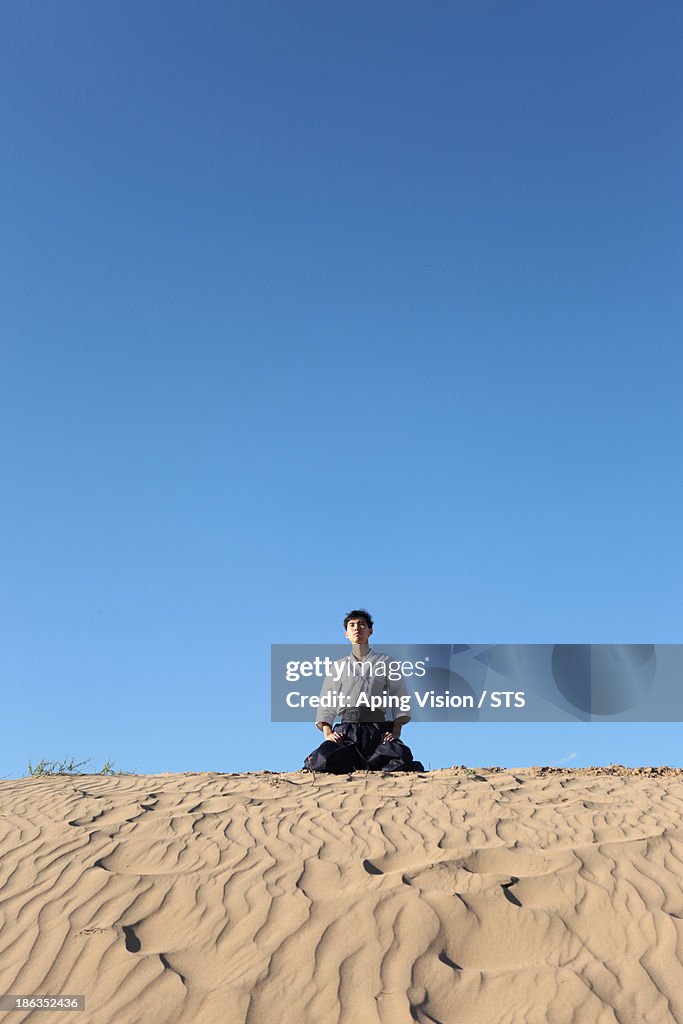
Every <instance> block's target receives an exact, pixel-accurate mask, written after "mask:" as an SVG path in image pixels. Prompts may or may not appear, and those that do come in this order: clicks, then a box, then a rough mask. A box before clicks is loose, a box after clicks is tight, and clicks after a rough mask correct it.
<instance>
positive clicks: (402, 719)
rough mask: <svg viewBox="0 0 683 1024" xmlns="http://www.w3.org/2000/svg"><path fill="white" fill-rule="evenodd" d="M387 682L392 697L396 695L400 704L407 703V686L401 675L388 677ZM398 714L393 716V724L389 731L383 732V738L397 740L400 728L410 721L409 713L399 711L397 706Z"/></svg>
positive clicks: (408, 696) (408, 698) (408, 697)
mask: <svg viewBox="0 0 683 1024" xmlns="http://www.w3.org/2000/svg"><path fill="white" fill-rule="evenodd" d="M388 682H389V694H390V696H392V697H398V698H399V700H400V702H401V705H404V706H405V705H407V704H408V702H409V700H410V694H409V693H408V687H407V686H406V684H405V680H404V678H403V676H402V675H401V674H400V673H399V675H398V679H395V678H394V679H388ZM397 711H398V714H397V715H394V716H393V722H394V724H393V726H392V729H391V732H387V733H385V735H384V737H383V739H384V740H385V742H386V741H387V740H392V739H393V740H398V739H400V738H401V729H402V728H403V726H404V725H405V724H406V722H409V721H410V715H409V713H408V712H407V711H401V710H399V709H398V708H397Z"/></svg>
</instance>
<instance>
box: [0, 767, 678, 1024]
mask: <svg viewBox="0 0 683 1024" xmlns="http://www.w3.org/2000/svg"><path fill="white" fill-rule="evenodd" d="M682 811H683V771H681V770H678V769H676V770H674V769H657V768H654V769H634V770H628V769H624V768H620V767H618V766H613V767H611V768H596V769H582V770H573V771H568V770H562V769H538V768H536V769H533V768H532V769H519V770H508V769H506V770H500V769H493V768H488V769H477V770H475V771H474V772H472V771H468V770H465V769H463V768H460V769H459V768H452V769H445V770H442V771H435V772H431V773H429V774H425V775H395V776H390V777H382V776H377V775H372V774H365V773H356V774H354V775H351V776H341V777H329V776H327V777H326V776H316V777H312V776H311V775H309V774H306V773H294V774H282V775H277V774H271V773H267V772H265V773H256V774H245V775H218V774H215V773H206V774H187V775H156V776H135V777H109V778H107V777H101V776H79V777H67V776H59V777H54V778H45V779H22V780H19V781H16V782H2V783H0V925H1V928H0V993H17V994H36V995H38V994H49V995H59V994H85V996H86V1010H85V1012H83V1013H77V1014H75V1015H67V1016H65V1014H64V1013H63V1012H62V1013H59V1014H57V1013H52V1012H40V1013H38V1012H35V1011H34V1012H33V1013H32V1014H31V1013H25V1012H12V1013H0V1019H2V1020H5V1019H6V1020H8V1021H11V1022H13V1024H20V1022H22V1021H35V1022H37V1024H53V1022H56V1021H60V1022H66V1021H67V1020H68V1021H73V1022H74V1024H90V1022H92V1024H109V1022H111V1024H133V1022H140V1024H219V1022H220V1024H309V1022H310V1024H313V1022H316V1024H318V1022H325V1024H410V1022H411V1021H418V1022H423V1024H427V1022H441V1024H660V1022H661V1024H671V1022H683V966H682V960H683V884H682V883H683V823H682V818H681V813H682Z"/></svg>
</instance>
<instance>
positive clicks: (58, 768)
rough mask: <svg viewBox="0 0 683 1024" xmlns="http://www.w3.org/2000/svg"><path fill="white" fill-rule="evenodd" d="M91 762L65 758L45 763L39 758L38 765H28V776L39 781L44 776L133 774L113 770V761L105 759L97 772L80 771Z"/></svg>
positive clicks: (89, 760)
mask: <svg viewBox="0 0 683 1024" xmlns="http://www.w3.org/2000/svg"><path fill="white" fill-rule="evenodd" d="M91 762H92V758H91V757H89V758H88V759H87V760H86V761H76V760H75V759H74V758H73V757H65V758H63V759H62V760H61V761H46V760H45V758H44V757H41V759H40V761H39V762H38V764H35V765H34V764H31V762H30V761H29V763H28V774H29V775H30V776H31V777H32V778H34V779H39V778H42V777H43V776H45V775H134V774H135V772H126V771H123V770H122V769H121V768H115V767H114V765H115V764H116V762H115V761H112V760H111V758H107V760H106V761H105V762H104V764H103V766H102V767H101V768H100V770H99V771H98V772H85V771H82V769H83V768H85V767H86V766H87V765H89V764H90V763H91Z"/></svg>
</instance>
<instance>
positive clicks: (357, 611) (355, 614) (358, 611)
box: [344, 608, 372, 629]
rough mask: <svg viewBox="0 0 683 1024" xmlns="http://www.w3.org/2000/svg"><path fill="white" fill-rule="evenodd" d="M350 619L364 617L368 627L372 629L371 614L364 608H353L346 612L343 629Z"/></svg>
mask: <svg viewBox="0 0 683 1024" xmlns="http://www.w3.org/2000/svg"><path fill="white" fill-rule="evenodd" d="M351 619H365V621H366V622H367V624H368V629H372V615H371V614H370V612H369V611H367V609H365V608H354V609H353V611H352V612H348V614H347V615H346V617H345V619H344V629H346V627H347V626H348V624H349V622H350V620H351Z"/></svg>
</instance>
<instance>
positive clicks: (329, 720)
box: [315, 675, 341, 743]
mask: <svg viewBox="0 0 683 1024" xmlns="http://www.w3.org/2000/svg"><path fill="white" fill-rule="evenodd" d="M336 687H337V684H336V683H335V681H334V676H332V675H329V676H325V680H324V682H323V685H322V687H321V688H320V700H321V703H322V698H323V697H324V696H327V695H332V694H334V693H335V691H336ZM335 718H336V711H335V709H334V706H332V707H319V708H318V710H317V712H316V716H315V727H316V729H321V730H322V734H323V736H324V737H325V739H326V740H332V742H333V743H341V736H340V735H339V733H338V732H335V731H334V729H333V725H334V720H335Z"/></svg>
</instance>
